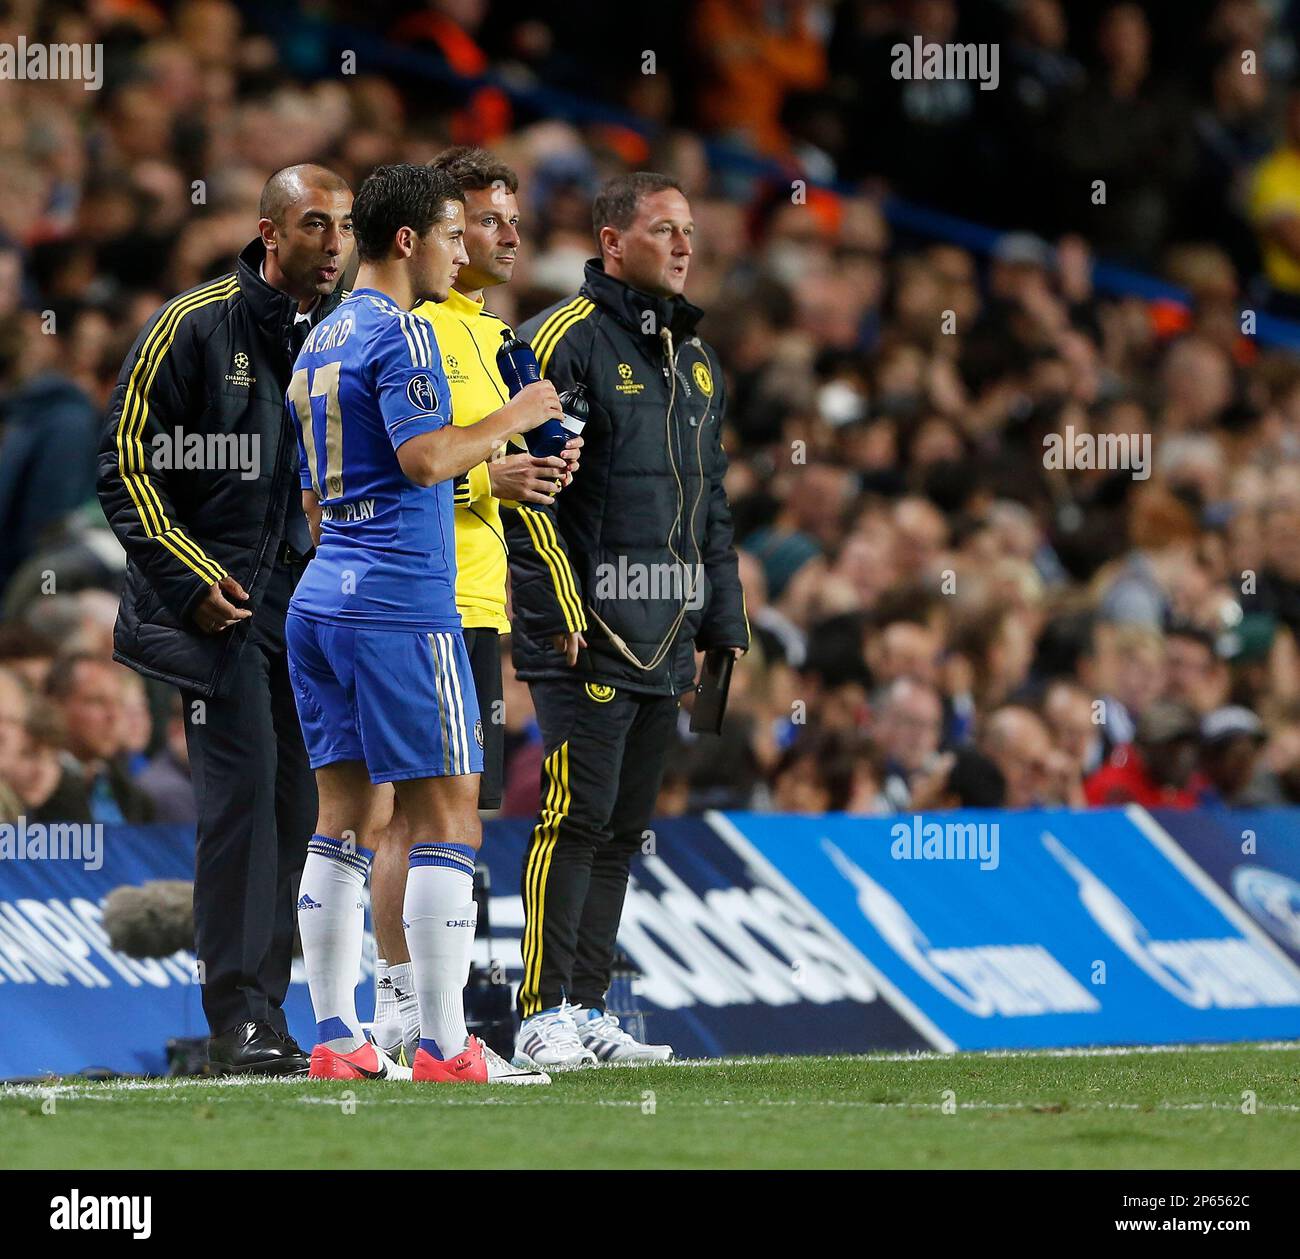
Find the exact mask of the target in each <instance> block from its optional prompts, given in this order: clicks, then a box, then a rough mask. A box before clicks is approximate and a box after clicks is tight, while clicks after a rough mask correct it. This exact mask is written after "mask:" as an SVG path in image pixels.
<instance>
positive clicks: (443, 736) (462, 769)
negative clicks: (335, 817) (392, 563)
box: [285, 612, 483, 783]
mask: <svg viewBox="0 0 1300 1259" xmlns="http://www.w3.org/2000/svg"><path fill="white" fill-rule="evenodd" d="M285 640H286V643H287V646H288V651H289V675H290V677H291V678H292V680H293V692H294V700H295V702H296V703H297V706H298V720H299V722H300V723H301V725H302V733H303V739H304V741H305V742H306V744H307V755H308V758H309V759H310V761H311V767H312V769H319V768H320V766H322V765H332V764H334V763H335V762H336V761H364V762H365V765H366V769H367V770H368V771H369V773H370V781H371V782H373V783H385V782H397V781H400V780H403V779H407V778H449V777H454V776H455V775H457V774H479V773H482V772H483V722H482V720H481V719H480V717H479V707H478V697H477V695H476V694H475V692H474V675H473V673H472V672H471V671H470V663H469V654H468V653H467V652H466V650H465V640H464V638H463V637H462V635H461V633H460V631H459V630H443V631H439V632H435V633H431V634H426V633H418V632H414V631H411V630H387V629H365V628H364V627H359V626H356V625H344V624H329V623H326V622H323V621H313V620H309V619H307V618H306V617H303V616H298V615H296V614H295V613H293V612H290V613H289V615H288V617H287V618H286V620H285Z"/></svg>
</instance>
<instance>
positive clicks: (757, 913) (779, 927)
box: [0, 808, 1300, 1078]
mask: <svg viewBox="0 0 1300 1259" xmlns="http://www.w3.org/2000/svg"><path fill="white" fill-rule="evenodd" d="M1297 821H1300V812H1297V811H1278V810H1273V811H1267V812H1260V813H1258V814H1228V813H1198V814H1187V813H1183V814H1170V815H1168V816H1164V817H1162V818H1160V819H1156V818H1153V817H1152V816H1151V815H1149V814H1147V813H1146V812H1144V811H1143V810H1141V809H1138V808H1130V809H1128V810H1096V811H1091V812H1087V813H1078V814H1072V813H1069V812H1066V811H1054V812H1026V813H1004V812H983V813H976V812H972V813H955V814H939V815H927V816H925V817H889V818H850V817H844V816H825V817H802V816H799V817H791V816H773V815H757V814H726V815H723V814H710V815H707V816H706V817H704V818H673V819H665V820H661V821H658V822H656V823H655V824H654V827H653V830H652V831H650V832H648V834H647V840H646V844H645V846H644V848H643V853H642V855H641V857H640V858H639V859H638V860H637V862H636V863H635V866H634V872H633V879H632V883H631V886H630V888H629V891H628V897H627V903H626V907H625V912H624V919H623V929H622V932H621V934H620V944H621V946H622V948H623V950H624V951H625V952H626V954H627V955H628V957H629V958H630V959H631V961H632V963H633V964H634V967H635V968H636V970H638V971H639V972H640V979H639V980H638V981H637V988H638V1000H639V1003H640V1006H641V1009H642V1010H643V1012H644V1013H645V1017H646V1025H645V1030H646V1035H647V1036H648V1037H649V1038H651V1039H653V1040H656V1041H666V1042H668V1043H670V1044H672V1045H673V1046H674V1048H675V1049H676V1050H677V1053H678V1054H679V1056H689V1057H697V1056H717V1055H733V1054H745V1053H841V1052H855V1051H867V1050H882V1049H888V1050H898V1051H908V1050H916V1049H925V1048H932V1049H940V1050H954V1049H989V1048H1021V1047H1024V1048H1032V1047H1047V1046H1074V1045H1104V1044H1116V1045H1118V1044H1145V1043H1156V1044H1159V1043H1177V1042H1183V1041H1216V1040H1246V1039H1250V1040H1253V1039H1266V1038H1287V1039H1292V1038H1296V1037H1300V966H1297V962H1300V930H1297V923H1298V921H1300V914H1298V913H1297V908H1298V907H1300V839H1298V838H1297V836H1298V834H1300V828H1298V827H1297V825H1296V823H1297ZM1166 827H1168V828H1169V829H1166ZM1171 831H1172V832H1173V836H1176V837H1177V839H1178V841H1180V843H1181V844H1182V845H1183V846H1182V847H1180V843H1179V842H1175V838H1174V837H1172V836H1171V833H1170V832H1171ZM529 832H530V825H529V823H528V822H526V821H524V820H517V821H515V820H503V821H495V822H490V823H488V824H487V826H486V828H485V842H484V847H483V854H482V856H483V864H484V865H485V868H486V872H487V874H488V876H489V880H490V887H489V894H488V908H489V914H488V915H487V917H488V919H489V920H490V922H491V928H492V929H491V934H490V936H486V937H481V938H480V939H479V940H478V941H477V945H476V950H477V951H476V960H477V962H478V963H479V964H480V965H481V966H484V967H487V968H490V969H491V970H492V971H493V972H494V973H496V974H498V975H500V976H502V977H503V978H504V980H505V981H506V982H508V983H510V984H511V985H514V984H516V983H517V982H518V980H519V977H520V973H521V970H522V959H521V955H520V941H521V936H522V929H523V906H522V902H521V900H520V897H519V890H518V889H519V870H520V868H521V864H522V858H523V853H524V847H525V845H526V843H527V840H528V835H529ZM1252 836H1253V845H1252V842H1251V840H1252ZM102 839H103V844H102V851H101V852H100V853H99V854H98V855H97V858H96V860H94V861H84V860H81V861H79V860H74V859H70V858H67V857H65V858H63V859H57V860H56V859H51V858H50V857H48V856H42V855H41V854H39V853H35V854H33V853H27V854H14V853H9V855H8V856H7V855H6V851H7V850H6V849H5V848H4V845H3V844H0V1078H13V1077H15V1076H29V1075H37V1074H42V1073H47V1072H53V1073H60V1072H70V1071H78V1070H81V1069H84V1068H86V1067H90V1066H103V1067H108V1068H111V1069H113V1070H117V1071H123V1072H132V1073H143V1074H151V1073H160V1072H162V1071H164V1070H165V1062H164V1046H165V1044H166V1042H167V1040H168V1039H170V1038H172V1037H178V1036H202V1035H204V1034H205V1031H206V1028H205V1026H204V1021H203V1014H202V1008H201V1004H200V1001H199V988H198V987H197V986H196V984H195V982H194V975H193V971H194V966H193V962H194V959H193V957H192V956H191V955H190V954H189V953H187V952H181V953H177V954H175V955H174V956H172V957H170V958H164V959H156V960H152V961H135V960H132V959H130V958H127V957H124V956H123V955H121V954H119V953H116V952H114V950H113V949H112V948H111V947H110V946H109V943H108V940H107V937H106V935H105V933H104V930H103V927H102V925H101V921H100V919H101V905H102V902H103V899H104V897H106V896H107V895H108V893H109V892H110V891H111V890H112V889H113V888H115V887H118V886H120V885H122V884H139V883H143V882H145V881H147V880H150V879H160V878H161V879H186V878H188V877H189V876H190V871H191V868H192V861H193V852H192V850H193V837H192V833H187V831H186V830H185V828H180V827H138V828H132V827H106V828H103V835H102ZM1189 854H1190V855H1189ZM15 858H19V859H15ZM1193 858H1195V860H1193ZM1198 863H1199V864H1198ZM372 957H373V952H372V946H371V944H370V941H369V938H367V956H366V958H365V959H364V960H363V964H362V968H361V972H360V974H359V975H358V994H357V1009H358V1013H359V1014H360V1016H361V1017H362V1019H366V1018H368V1017H369V1015H370V1012H371V1010H372V1008H373V1006H372V997H371V995H370V990H371V977H372V962H371V959H372ZM286 1012H287V1014H288V1018H289V1024H290V1029H291V1030H292V1031H293V1032H294V1033H295V1035H297V1036H298V1037H299V1039H300V1040H302V1041H303V1042H304V1043H306V1044H310V1043H311V1040H312V1030H313V1022H312V1014H311V1008H310V1002H309V1000H308V998H307V991H306V985H305V983H304V982H303V976H302V968H301V965H300V964H298V965H296V966H295V970H294V982H293V983H292V985H291V987H290V992H289V997H288V999H287V1001H286Z"/></svg>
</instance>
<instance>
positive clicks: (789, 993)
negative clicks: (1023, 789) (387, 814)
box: [0, 818, 935, 1078]
mask: <svg viewBox="0 0 1300 1259" xmlns="http://www.w3.org/2000/svg"><path fill="white" fill-rule="evenodd" d="M529 832H530V825H529V824H528V823H527V822H525V821H522V820H520V821H497V822H490V823H488V824H487V826H486V827H485V840H484V845H483V854H482V856H483V861H484V864H485V865H486V867H487V872H488V875H489V878H490V894H489V904H488V908H489V915H488V917H489V920H490V922H491V925H492V934H491V936H490V937H489V938H480V939H479V940H478V941H477V945H476V961H477V962H478V963H479V964H480V965H482V966H484V967H491V964H492V963H493V962H495V963H497V964H498V965H497V966H496V967H495V968H494V969H495V970H496V971H497V972H498V973H500V974H502V975H503V976H504V978H505V979H506V980H507V981H508V982H509V983H511V984H512V985H514V984H517V983H518V981H519V978H520V977H521V974H522V969H523V966H522V958H521V954H520V942H521V938H522V932H523V903H522V901H521V899H520V896H519V872H520V869H521V868H522V860H523V852H524V846H525V844H526V842H527V838H528V835H529ZM102 840H103V842H102V848H101V852H100V853H99V855H98V858H97V860H96V861H95V862H89V863H88V862H84V861H77V860H71V859H61V860H52V859H41V858H34V859H31V858H29V859H20V860H5V859H3V858H2V857H0V1078H13V1077H16V1076H29V1075H37V1074H42V1073H47V1072H53V1073H60V1072H72V1071H79V1070H82V1069H84V1068H87V1067H90V1066H102V1067H108V1068H110V1069H112V1070H116V1071H122V1072H131V1073H143V1074H156V1073H161V1072H163V1071H164V1070H165V1062H164V1046H165V1044H166V1042H167V1040H168V1039H170V1038H172V1037H177V1036H203V1035H205V1034H206V1027H205V1024H204V1020H203V1012H202V1007H201V1004H200V1000H199V988H198V987H197V986H196V984H195V982H194V959H193V956H192V955H191V954H189V953H188V952H182V953H178V954H176V955H174V956H173V957H171V958H167V959H162V960H156V961H144V962H141V961H134V960H132V959H130V958H127V957H125V956H123V955H121V954H119V953H116V952H114V950H113V949H112V948H110V947H109V944H108V940H107V936H106V934H105V932H104V930H103V927H102V926H101V923H100V918H101V903H102V901H103V899H104V898H105V897H106V896H107V895H108V893H109V892H111V891H112V890H113V889H114V888H115V887H118V886H120V885H123V884H140V883H143V882H146V881H147V880H150V879H187V878H189V877H190V876H191V871H192V866H193V834H192V832H187V831H186V829H185V828H179V827H138V828H132V827H113V826H109V827H104V828H103V832H102ZM646 849H647V851H646V852H645V853H644V855H643V856H642V857H641V858H640V860H639V861H638V862H637V866H636V870H635V875H634V878H633V882H632V885H631V887H630V889H629V892H628V898H627V904H626V908H625V913H624V930H623V933H622V936H621V938H620V942H621V945H622V947H623V949H624V951H625V952H626V953H627V954H628V956H629V957H630V959H631V960H632V962H633V964H634V966H635V967H636V969H638V970H639V971H640V972H641V978H640V979H639V980H638V981H637V987H638V989H639V994H638V995H639V1000H640V1005H641V1009H642V1010H643V1012H644V1014H645V1019H646V1034H647V1035H648V1036H650V1037H653V1038H655V1039H657V1040H662V1041H666V1042H668V1043H670V1044H672V1045H673V1046H674V1048H675V1049H676V1051H677V1053H678V1054H679V1056H706V1055H721V1054H741V1053H826V1052H846V1051H853V1050H865V1049H870V1048H890V1049H899V1050H906V1049H918V1048H926V1047H929V1046H930V1045H932V1044H934V1043H935V1042H934V1041H933V1040H932V1039H930V1038H928V1037H927V1036H926V1035H924V1034H923V1032H922V1031H920V1030H918V1028H917V1026H916V1024H915V1023H914V1021H912V1020H911V1019H910V1018H909V1016H908V1015H906V1014H905V1013H902V1012H900V1010H899V1009H898V1008H897V1007H896V1006H895V1005H894V1004H893V1003H892V1002H891V1001H890V1000H889V999H888V998H887V997H885V996H883V995H882V993H881V991H880V989H879V988H878V986H877V983H876V981H875V978H874V976H873V974H872V971H871V968H870V967H869V966H868V965H867V963H866V962H865V960H864V959H863V958H862V957H861V956H860V955H859V954H858V952H857V950H856V949H854V948H853V947H852V946H851V945H849V944H848V943H847V942H846V941H844V940H843V939H842V938H841V937H840V936H839V934H838V933H837V932H835V931H833V930H832V929H830V928H829V927H828V926H827V925H826V924H825V923H824V921H823V920H822V919H821V917H820V915H818V914H817V913H816V911H815V910H813V909H812V908H811V907H809V906H807V905H806V903H805V902H804V899H803V898H802V897H801V896H799V895H798V894H796V893H792V892H790V891H789V890H788V889H785V888H784V887H782V886H780V885H779V881H778V880H773V879H772V877H771V872H770V867H769V865H768V863H767V862H766V861H765V860H763V859H762V858H761V857H758V856H756V855H753V854H743V853H739V852H737V851H736V850H735V849H734V848H733V847H731V846H730V845H728V844H727V843H725V842H723V840H722V839H720V838H719V836H718V834H717V833H716V832H715V830H714V829H713V828H711V827H710V826H709V825H708V824H707V823H706V822H705V821H703V820H702V819H699V818H682V819H672V820H669V821H664V822H660V823H656V826H655V829H654V831H653V832H652V835H651V838H649V839H648V840H647V844H646ZM372 958H373V945H372V943H371V941H370V939H369V937H368V938H367V956H366V959H365V960H364V961H363V966H362V970H361V973H360V975H359V976H358V982H359V986H358V992H357V1010H358V1013H359V1015H360V1016H361V1018H362V1019H363V1020H364V1019H367V1018H368V1017H369V1016H370V1014H371V1012H372V1010H373V998H372V996H371V978H372V973H373V971H372V960H371V959H372ZM285 1010H286V1015H287V1017H288V1020H289V1027H290V1030H291V1031H292V1032H293V1033H294V1034H295V1035H296V1036H297V1037H298V1038H299V1039H300V1040H301V1041H302V1042H303V1043H304V1044H308V1045H310V1044H311V1042H312V1032H313V1028H314V1024H313V1018H312V1013H311V1007H310V1001H309V1000H308V997H307V990H306V984H305V983H304V982H303V973H302V967H301V964H300V963H299V964H297V965H295V968H294V982H293V983H292V984H291V985H290V990H289V996H288V998H287V1000H286V1002H285Z"/></svg>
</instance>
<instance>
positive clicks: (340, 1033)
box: [298, 835, 371, 1053]
mask: <svg viewBox="0 0 1300 1259" xmlns="http://www.w3.org/2000/svg"><path fill="white" fill-rule="evenodd" d="M370 857H371V853H370V850H369V849H367V848H361V847H358V846H357V845H355V844H351V843H344V842H343V841H342V840H338V839H331V838H329V837H328V836H326V835H313V836H312V837H311V841H310V842H309V843H308V845H307V861H306V864H305V865H304V866H303V868H302V883H301V885H300V887H299V892H298V933H299V935H301V937H302V956H303V962H304V963H305V965H306V969H307V987H308V988H309V989H310V991H311V1004H312V1009H313V1010H314V1011H315V1012H316V1040H317V1041H318V1042H319V1043H320V1044H323V1045H324V1046H325V1047H326V1048H327V1049H333V1050H335V1051H336V1052H338V1053H350V1052H351V1051H352V1050H354V1049H357V1048H359V1047H360V1046H361V1045H363V1044H365V1037H364V1036H362V1035H361V1022H360V1020H359V1019H358V1018H357V1002H356V986H357V976H358V974H359V972H360V970H361V944H362V938H363V936H364V934H365V925H366V907H365V900H364V892H365V887H366V877H367V876H368V874H369V873H370Z"/></svg>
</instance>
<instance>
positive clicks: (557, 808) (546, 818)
mask: <svg viewBox="0 0 1300 1259" xmlns="http://www.w3.org/2000/svg"><path fill="white" fill-rule="evenodd" d="M544 764H545V769H546V775H547V778H548V779H549V782H550V785H549V787H548V788H547V792H546V801H545V804H544V806H543V808H542V811H541V816H540V817H539V818H538V820H537V826H536V827H535V828H534V830H533V841H532V844H531V846H530V848H529V852H528V864H527V868H526V870H525V872H524V895H525V902H524V903H525V910H526V913H525V919H526V922H525V929H524V986H523V991H524V995H523V1001H522V1005H523V1014H524V1017H525V1018H527V1017H528V1016H529V1015H531V1014H536V1013H537V1011H538V1010H539V1009H541V983H542V930H543V927H544V924H545V917H546V878H547V875H548V874H549V873H550V869H551V856H552V854H553V853H554V852H555V845H556V843H557V842H558V840H559V835H560V823H561V822H563V821H564V819H565V817H566V816H567V815H568V812H569V801H570V796H569V743H568V740H567V739H566V740H565V741H564V742H563V743H562V744H560V746H559V747H558V748H556V750H555V751H554V752H552V753H551V755H550V756H549V757H547V759H546V761H545V763H544Z"/></svg>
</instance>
